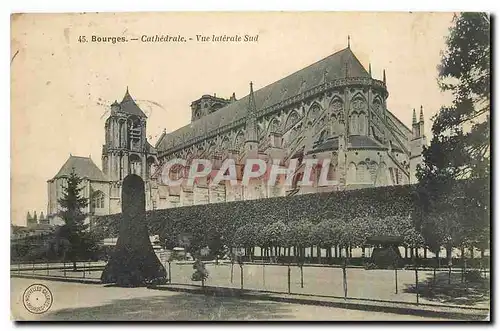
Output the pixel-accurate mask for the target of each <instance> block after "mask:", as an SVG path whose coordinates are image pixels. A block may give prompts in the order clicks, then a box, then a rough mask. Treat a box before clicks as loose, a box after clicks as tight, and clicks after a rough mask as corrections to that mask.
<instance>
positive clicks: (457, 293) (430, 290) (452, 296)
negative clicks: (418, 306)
mask: <svg viewBox="0 0 500 331" xmlns="http://www.w3.org/2000/svg"><path fill="white" fill-rule="evenodd" d="M403 291H404V292H406V293H416V287H415V284H406V288H404V289H403ZM418 293H419V295H420V297H421V298H424V299H427V300H429V301H437V302H440V303H445V304H453V305H464V306H474V305H476V304H478V303H481V302H488V301H489V300H490V280H489V279H486V278H483V277H481V278H479V277H477V278H475V279H474V280H469V281H466V280H465V279H464V281H463V282H462V275H461V273H460V272H452V273H451V277H449V274H448V272H438V273H436V279H435V280H434V276H433V275H431V276H429V277H427V279H425V280H420V281H419V285H418Z"/></svg>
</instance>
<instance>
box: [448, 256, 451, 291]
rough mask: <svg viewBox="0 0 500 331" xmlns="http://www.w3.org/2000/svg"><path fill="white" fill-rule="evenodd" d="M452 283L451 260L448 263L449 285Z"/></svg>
mask: <svg viewBox="0 0 500 331" xmlns="http://www.w3.org/2000/svg"><path fill="white" fill-rule="evenodd" d="M450 284H451V261H450V262H449V263H448V285H450Z"/></svg>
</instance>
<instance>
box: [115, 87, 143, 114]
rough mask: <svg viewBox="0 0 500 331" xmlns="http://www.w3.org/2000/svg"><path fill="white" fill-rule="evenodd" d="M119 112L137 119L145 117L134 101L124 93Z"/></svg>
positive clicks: (127, 93) (128, 94)
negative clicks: (137, 117) (134, 116)
mask: <svg viewBox="0 0 500 331" xmlns="http://www.w3.org/2000/svg"><path fill="white" fill-rule="evenodd" d="M120 106H121V111H122V112H124V113H127V114H130V115H136V116H139V117H147V116H146V114H144V112H143V111H142V110H141V108H139V106H138V105H137V104H136V103H135V101H134V99H133V98H132V96H131V95H130V93H129V92H128V88H127V92H125V96H124V97H123V100H122V102H120Z"/></svg>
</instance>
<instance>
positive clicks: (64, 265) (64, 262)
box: [63, 261, 66, 277]
mask: <svg viewBox="0 0 500 331" xmlns="http://www.w3.org/2000/svg"><path fill="white" fill-rule="evenodd" d="M63 273H64V277H66V261H63Z"/></svg>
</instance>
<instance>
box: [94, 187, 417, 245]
mask: <svg viewBox="0 0 500 331" xmlns="http://www.w3.org/2000/svg"><path fill="white" fill-rule="evenodd" d="M413 208H415V189H414V187H413V186H410V185H404V186H387V187H377V188H366V189H360V190H348V191H338V192H330V193H314V194H304V195H295V196H291V197H276V198H266V199H260V200H249V201H248V200H247V201H234V202H225V203H215V204H207V205H195V206H185V207H178V208H169V209H161V210H155V211H149V212H147V216H146V218H147V220H146V221H147V223H148V227H149V232H150V234H159V235H160V240H162V241H163V240H165V239H167V240H168V239H169V238H172V239H174V238H175V237H176V236H179V235H181V234H189V235H191V236H192V239H191V240H192V241H194V240H197V239H198V240H203V239H205V238H206V236H207V235H209V234H210V232H213V231H211V229H214V228H216V230H217V231H216V232H219V233H221V234H222V235H223V236H224V237H225V238H226V239H228V238H232V237H233V235H234V233H235V232H236V229H237V228H238V227H241V226H243V225H245V224H248V223H257V224H259V223H260V224H261V225H267V224H270V223H275V222H278V221H282V222H283V223H285V224H288V223H291V222H296V221H305V220H309V221H311V222H312V223H314V224H315V223H318V222H320V221H322V220H324V219H332V218H335V219H341V220H344V221H347V222H348V221H350V220H352V219H355V218H358V217H361V218H363V217H380V218H384V217H386V216H402V217H408V215H410V214H411V213H412V211H413ZM120 220H121V214H114V215H107V216H100V217H97V218H96V226H95V227H94V229H96V230H99V231H102V232H103V235H104V236H106V237H113V236H116V235H117V234H118V224H119V222H120ZM200 236H201V238H200Z"/></svg>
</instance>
